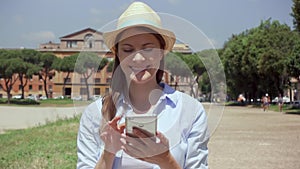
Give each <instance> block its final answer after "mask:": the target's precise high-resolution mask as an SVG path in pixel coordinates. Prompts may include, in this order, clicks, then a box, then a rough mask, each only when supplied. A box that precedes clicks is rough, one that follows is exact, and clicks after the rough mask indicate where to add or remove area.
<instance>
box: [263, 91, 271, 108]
mask: <svg viewBox="0 0 300 169" xmlns="http://www.w3.org/2000/svg"><path fill="white" fill-rule="evenodd" d="M262 106H263V110H264V111H267V110H268V109H269V106H270V96H269V95H268V93H267V94H266V95H265V96H263V98H262Z"/></svg>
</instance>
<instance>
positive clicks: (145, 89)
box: [129, 82, 162, 114]
mask: <svg viewBox="0 0 300 169" xmlns="http://www.w3.org/2000/svg"><path fill="white" fill-rule="evenodd" d="M161 91H162V88H161V87H160V86H159V85H158V84H157V83H156V82H155V83H151V84H147V85H146V84H142V85H141V84H131V86H130V88H129V98H130V101H131V104H132V106H133V109H134V111H135V112H136V113H140V114H141V113H146V112H147V111H148V110H149V109H150V108H151V106H152V105H155V104H156V103H157V101H158V99H159V98H160V96H161V94H162V92H161Z"/></svg>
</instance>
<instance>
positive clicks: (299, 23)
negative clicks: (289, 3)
mask: <svg viewBox="0 0 300 169" xmlns="http://www.w3.org/2000/svg"><path fill="white" fill-rule="evenodd" d="M293 3H294V4H293V7H292V11H293V13H291V16H292V17H294V19H293V24H294V28H295V29H296V30H297V31H298V32H300V0H293Z"/></svg>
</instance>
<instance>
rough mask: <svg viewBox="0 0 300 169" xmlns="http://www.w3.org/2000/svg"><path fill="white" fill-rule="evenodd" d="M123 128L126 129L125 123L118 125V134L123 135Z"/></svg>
mask: <svg viewBox="0 0 300 169" xmlns="http://www.w3.org/2000/svg"><path fill="white" fill-rule="evenodd" d="M125 127H126V126H125V123H122V124H120V125H119V130H120V133H123V132H124V130H125Z"/></svg>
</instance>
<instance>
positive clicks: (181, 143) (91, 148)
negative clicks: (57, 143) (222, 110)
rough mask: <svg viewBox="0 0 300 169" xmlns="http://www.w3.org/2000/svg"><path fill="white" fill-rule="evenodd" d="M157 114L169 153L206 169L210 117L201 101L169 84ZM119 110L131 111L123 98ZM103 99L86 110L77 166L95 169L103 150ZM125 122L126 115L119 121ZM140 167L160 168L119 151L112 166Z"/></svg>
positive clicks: (187, 168) (192, 167)
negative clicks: (101, 127)
mask: <svg viewBox="0 0 300 169" xmlns="http://www.w3.org/2000/svg"><path fill="white" fill-rule="evenodd" d="M161 86H162V87H163V93H164V94H163V95H162V96H161V98H160V99H159V101H158V103H157V106H156V108H155V110H154V113H155V114H157V115H158V121H157V122H158V124H157V130H158V131H160V132H161V133H163V134H164V135H165V136H166V137H167V138H168V140H169V144H170V152H171V154H172V155H173V157H174V158H175V159H176V161H177V162H178V164H179V165H180V166H181V167H182V168H184V169H198V168H200V169H207V168H208V164H207V157H208V148H207V143H208V140H209V132H208V128H207V116H206V114H205V110H204V108H203V106H202V105H201V103H200V102H198V101H197V100H196V99H194V98H192V97H190V96H189V95H187V94H184V93H181V92H178V91H175V90H174V89H172V88H171V87H170V86H168V85H166V84H161ZM116 107H117V113H116V115H121V114H122V112H125V114H126V113H129V112H132V108H131V106H130V105H128V104H127V103H126V102H125V101H124V99H123V97H120V98H119V100H118V101H117V103H116ZM101 108H102V100H101V99H98V100H97V101H95V102H94V103H92V104H90V105H89V106H88V107H87V108H86V109H85V111H84V113H83V115H82V117H81V121H80V127H79V131H78V137H77V148H78V152H77V154H78V162H77V168H80V169H81V168H94V167H95V166H96V164H97V161H98V160H99V158H100V156H101V153H102V152H103V146H104V145H103V142H102V141H101V139H100V136H99V126H100V122H101V119H102V114H101ZM124 121H125V119H124V118H122V119H121V120H120V123H123V122H124ZM126 168H128V169H129V168H141V169H160V167H159V166H157V165H155V164H150V163H148V162H144V161H140V160H137V159H134V158H132V157H130V156H129V155H127V154H126V153H125V152H123V151H119V152H118V153H117V154H116V156H115V160H114V164H113V169H126Z"/></svg>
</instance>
